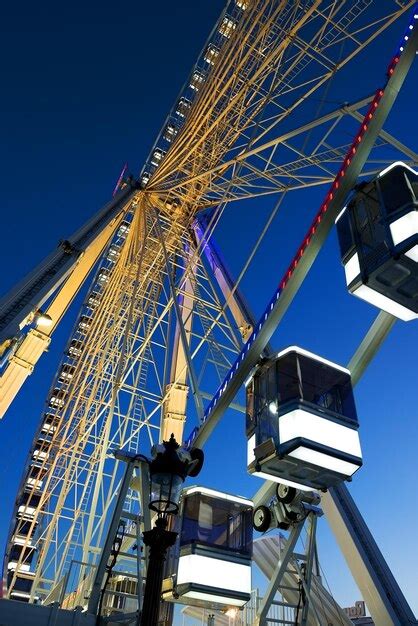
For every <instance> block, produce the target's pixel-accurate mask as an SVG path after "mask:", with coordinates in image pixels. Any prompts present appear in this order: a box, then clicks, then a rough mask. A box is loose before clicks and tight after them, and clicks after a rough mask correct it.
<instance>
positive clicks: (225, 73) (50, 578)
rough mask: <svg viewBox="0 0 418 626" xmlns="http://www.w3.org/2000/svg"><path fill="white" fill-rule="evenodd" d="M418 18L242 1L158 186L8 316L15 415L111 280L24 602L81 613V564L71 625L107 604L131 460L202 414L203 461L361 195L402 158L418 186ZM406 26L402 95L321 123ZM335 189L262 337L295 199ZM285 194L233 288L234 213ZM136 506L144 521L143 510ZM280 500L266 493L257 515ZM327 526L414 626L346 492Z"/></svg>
mask: <svg viewBox="0 0 418 626" xmlns="http://www.w3.org/2000/svg"><path fill="white" fill-rule="evenodd" d="M413 7H414V3H413V2H410V1H407V0H405V1H395V0H382V1H380V0H379V1H377V0H375V1H373V0H353V1H351V2H345V1H343V2H336V1H333V0H328V1H325V0H324V1H321V0H298V1H297V2H285V1H277V0H248V1H247V0H246V1H245V2H243V1H242V0H230V1H228V2H227V3H226V7H225V10H224V12H223V13H222V15H221V16H220V18H219V20H218V22H217V24H216V25H215V27H214V29H213V31H212V33H211V35H210V37H209V40H208V42H207V43H206V44H205V46H204V48H203V51H202V54H201V55H200V57H199V59H198V61H197V63H196V65H195V66H194V67H193V69H192V72H191V74H190V77H189V79H188V80H187V82H186V85H185V88H184V90H183V91H182V93H181V94H180V96H179V98H178V99H177V100H176V102H175V105H174V107H173V109H172V110H171V112H170V114H169V116H168V117H167V120H166V122H165V123H164V125H163V128H162V131H161V133H160V135H159V137H158V139H157V141H156V143H155V145H154V147H153V149H152V151H151V154H150V157H149V159H148V161H147V163H146V164H145V166H144V168H143V171H142V173H141V175H140V177H139V181H136V180H134V179H132V178H131V179H127V180H125V181H124V182H123V183H121V185H120V189H119V191H118V192H117V194H116V195H115V197H114V199H113V201H112V202H110V203H109V205H107V206H106V207H105V208H104V209H103V210H102V211H101V212H100V213H99V214H98V215H97V216H95V218H93V219H92V220H91V221H90V222H89V223H88V224H87V225H86V226H84V227H83V228H82V229H80V230H79V231H77V233H75V235H74V236H73V237H71V238H69V239H68V240H66V241H64V242H63V243H62V245H61V246H60V248H59V249H58V250H57V251H56V252H54V253H53V254H51V255H50V256H49V257H47V259H46V260H45V262H43V263H42V264H41V265H40V266H39V267H38V268H36V269H35V270H34V271H33V272H32V273H31V274H30V275H29V276H28V277H27V278H26V279H24V280H23V281H22V282H21V283H20V284H19V285H18V286H17V287H16V288H15V289H14V290H13V291H12V292H11V293H10V294H9V295H8V296H6V297H5V298H3V300H2V301H1V302H0V342H1V350H2V359H3V360H2V369H1V371H0V374H1V378H0V381H1V385H2V400H1V402H2V404H1V410H2V413H4V412H5V411H6V409H7V407H8V406H9V404H10V402H12V400H13V398H14V396H15V395H16V393H17V392H18V390H19V388H20V386H21V385H22V384H23V382H24V381H25V379H26V377H27V376H28V375H29V374H30V373H31V371H32V370H33V368H34V367H35V366H36V363H37V361H38V359H39V358H40V356H41V355H42V353H43V351H45V349H46V348H47V347H48V345H49V342H50V341H51V335H52V332H53V330H54V329H55V328H56V326H57V324H58V323H59V321H60V320H61V318H62V316H63V314H64V313H65V311H66V309H67V308H68V306H69V305H70V303H71V301H72V299H73V298H74V296H75V295H76V293H77V292H78V290H79V288H80V286H81V285H82V284H83V282H84V281H85V279H86V277H87V276H88V275H89V273H90V271H91V270H92V269H93V268H94V267H96V264H97V262H98V261H99V260H100V261H99V262H98V267H96V271H95V276H94V279H93V282H92V284H91V288H90V291H89V294H88V296H87V299H86V301H85V303H84V305H83V309H82V311H81V313H80V316H79V318H78V320H77V323H76V325H75V328H74V332H73V334H72V336H71V338H70V339H69V342H68V346H67V349H66V351H65V355H64V357H63V361H62V364H61V366H60V368H59V370H58V372H57V375H56V379H55V380H54V382H53V384H52V387H51V391H50V393H49V396H48V398H47V403H46V407H45V412H44V414H43V416H42V419H41V422H40V426H39V429H38V432H37V433H36V436H35V438H34V444H33V448H32V450H31V453H30V456H29V459H28V463H27V467H26V469H25V472H24V475H23V478H22V483H21V487H20V490H19V493H18V496H17V500H16V509H15V511H14V514H13V519H12V525H11V532H10V538H9V544H8V546H7V550H6V575H7V578H8V589H9V591H8V593H9V595H10V597H17V594H19V593H20V594H21V595H22V596H25V597H26V598H27V599H30V600H31V601H34V600H35V598H39V599H40V601H47V599H48V598H49V599H51V598H56V597H61V595H60V594H61V590H62V589H63V581H64V580H65V577H66V576H67V575H68V572H69V571H70V570H71V571H72V572H74V569H71V568H72V566H73V565H74V563H78V564H79V567H78V573H77V574H76V576H75V580H74V581H73V587H72V589H73V591H72V593H73V596H69V597H67V598H65V599H64V600H63V602H64V605H65V606H67V607H70V606H71V605H72V602H73V599H74V598H75V597H77V600H79V597H81V596H80V593H81V591H82V595H83V598H84V599H86V598H88V597H89V594H90V592H91V588H92V586H93V581H94V571H95V568H97V566H98V563H99V561H100V558H102V560H103V553H102V548H103V545H104V544H105V539H106V536H107V529H108V525H109V520H110V517H111V515H112V509H113V507H114V503H115V499H116V495H117V493H118V491H119V487H120V481H121V479H122V469H121V462H120V461H119V460H118V459H115V458H114V456H113V454H112V451H113V450H114V449H116V448H124V449H125V450H128V452H129V451H131V452H132V453H137V452H139V451H141V452H143V453H147V451H148V449H149V446H150V444H151V443H153V442H156V441H158V440H160V439H166V438H167V436H168V435H169V434H170V433H172V432H173V433H174V434H175V436H176V438H177V439H178V440H180V439H182V438H183V432H184V423H185V421H186V411H187V418H188V424H187V425H188V431H187V432H186V433H185V434H186V435H188V437H187V439H186V443H191V442H194V444H195V445H197V446H202V445H204V443H205V441H206V440H207V439H208V437H209V436H210V434H211V432H212V431H213V429H214V428H215V427H216V424H217V423H218V421H219V420H220V418H221V417H222V415H223V413H224V411H225V409H226V408H227V406H229V405H231V406H232V403H233V400H234V396H235V395H236V393H237V391H238V390H239V389H240V388H241V386H242V385H243V383H244V381H245V379H246V378H247V377H248V375H249V373H250V372H251V370H252V368H253V367H254V366H255V365H256V363H257V362H258V360H259V358H260V355H261V354H263V352H264V351H267V350H268V341H269V339H270V337H271V335H272V334H273V332H274V330H275V328H276V327H277V325H278V323H279V322H280V320H281V318H282V317H283V315H284V313H285V311H286V310H287V309H288V307H289V305H290V303H291V301H292V299H293V297H294V295H295V294H296V292H297V291H298V289H299V287H300V286H301V284H302V282H303V279H304V278H305V276H306V274H307V272H308V271H309V269H310V267H311V265H312V264H313V262H314V260H315V258H316V256H317V254H318V253H319V250H320V248H321V246H322V245H323V243H324V242H325V240H326V237H327V235H328V234H329V232H330V229H331V227H332V225H333V223H334V221H335V219H336V217H337V215H338V214H339V213H340V212H341V210H342V208H343V207H344V205H345V202H346V197H347V195H348V193H349V192H350V190H351V188H352V187H353V186H354V184H355V182H356V180H357V178H358V177H359V176H366V177H367V176H370V175H372V174H375V173H377V172H378V171H380V170H381V169H382V167H383V166H386V165H389V164H390V163H391V162H392V161H393V160H394V157H393V155H394V153H396V158H401V159H402V160H404V161H406V162H407V163H409V164H410V165H411V166H412V167H414V166H416V164H417V163H418V156H417V155H416V153H415V152H414V151H413V150H412V149H411V148H409V147H408V146H405V145H404V144H402V143H401V142H400V141H399V140H397V139H396V138H395V137H393V136H391V135H390V134H389V133H388V132H386V131H384V130H383V124H384V122H385V120H386V117H387V115H388V114H389V111H390V110H391V108H392V106H393V104H394V102H395V100H396V96H397V94H398V91H399V90H400V88H401V87H402V83H403V81H404V79H405V77H406V75H407V73H408V71H409V69H410V67H411V65H412V62H413V59H414V57H415V53H416V51H417V49H418V45H417V44H418V28H417V27H415V24H417V23H418V12H417V11H414V10H413ZM411 11H412V13H411ZM400 18H402V19H403V23H404V24H403V26H401V23H402V19H400ZM398 19H400V24H399V28H400V30H402V29H403V28H404V27H405V23H406V25H407V31H406V33H407V34H405V35H404V36H403V38H402V41H401V42H400V44H399V46H398V47H397V48H396V52H395V55H394V56H393V57H392V58H391V59H390V63H389V66H388V67H387V80H386V82H385V83H384V84H383V85H380V86H378V89H377V91H376V92H375V94H373V95H371V96H369V95H368V96H366V97H363V98H362V99H358V100H357V101H355V102H352V103H349V104H345V105H343V106H338V107H337V108H335V107H334V105H333V106H330V105H329V104H327V106H326V107H325V108H324V109H323V110H322V111H321V115H319V116H318V114H317V101H316V98H317V97H318V96H319V95H320V94H321V93H322V92H321V90H322V89H323V88H325V87H326V85H327V84H328V82H329V81H330V80H334V79H335V78H336V77H337V78H338V77H339V76H340V74H341V76H342V79H343V77H344V71H345V69H346V66H347V67H349V66H350V63H351V62H353V60H354V61H355V59H356V56H357V55H358V54H359V53H361V52H362V51H363V50H364V49H365V48H367V46H368V45H369V44H370V43H371V42H374V41H375V40H377V39H378V38H379V35H381V33H383V32H384V31H385V30H386V29H387V28H388V27H389V26H390V25H391V24H393V23H394V22H395V21H396V20H398ZM383 53H384V50H382V55H383ZM356 96H357V97H359V96H361V94H356ZM359 122H360V128H359ZM347 137H350V139H348V140H347ZM352 137H354V139H353V140H351V138H352ZM366 163H367V165H366ZM382 163H383V165H382ZM324 184H325V185H327V189H328V191H327V192H326V196H325V199H324V202H323V203H322V204H321V206H320V209H319V211H318V213H317V214H316V216H315V218H314V220H313V222H312V225H311V227H310V229H309V232H308V233H307V234H306V236H305V238H304V240H303V243H302V245H301V247H300V248H299V250H298V251H297V253H296V255H295V257H294V259H293V260H292V263H291V265H290V266H289V269H288V270H287V271H286V273H285V275H284V276H283V278H282V280H281V281H280V284H279V288H278V290H277V291H276V292H275V293H274V294H273V297H272V299H271V300H270V302H269V303H268V304H267V307H266V309H265V312H264V313H263V315H262V317H261V318H260V320H258V321H255V320H254V319H253V318H252V316H251V314H250V312H249V310H248V308H247V307H246V305H245V303H244V301H243V299H242V296H241V294H240V292H239V289H240V283H241V280H242V277H243V276H244V274H245V272H246V270H247V268H248V265H249V264H250V263H251V260H252V258H253V256H254V254H255V251H256V250H257V249H258V247H259V245H260V242H261V240H262V238H263V236H264V234H265V232H266V231H267V230H268V227H269V226H270V224H271V222H272V220H273V218H274V216H275V215H276V213H277V211H278V210H279V208H280V207H281V204H282V202H283V201H284V199H285V197H286V194H287V193H288V192H292V193H293V192H296V191H297V190H298V189H306V188H309V187H313V186H318V185H324ZM273 194H274V195H277V196H278V201H277V203H276V204H275V206H274V208H273V210H272V213H271V216H270V218H269V220H268V222H267V224H266V227H265V229H264V230H263V232H262V233H261V235H260V237H259V238H258V240H257V241H256V242H255V244H254V248H253V250H252V251H251V253H250V254H249V257H248V261H247V263H245V265H244V267H243V269H242V272H241V273H240V275H239V276H238V277H237V278H236V279H233V278H232V277H231V275H230V274H229V272H228V271H227V269H226V267H225V265H224V263H223V261H222V259H221V256H220V255H219V253H218V252H217V250H216V247H215V246H214V243H213V240H214V232H215V234H216V227H217V225H218V223H219V221H220V219H221V217H222V215H223V213H224V211H225V209H226V207H227V206H229V204H230V203H233V202H234V201H238V200H240V199H245V198H252V197H259V196H263V195H273ZM45 315H46V316H48V317H45ZM49 318H50V319H49ZM48 320H49V321H50V322H51V323H50V325H49V326H48V327H45V326H42V322H45V321H48ZM392 323H393V319H392V318H391V317H390V316H388V315H382V314H381V315H380V316H379V317H378V320H377V322H376V323H375V325H374V326H373V327H372V329H371V330H370V332H369V333H368V335H367V336H366V338H365V341H364V342H363V344H362V345H361V346H360V348H359V350H358V352H357V353H356V356H355V359H354V362H353V363H352V364H350V365H349V368H350V370H351V371H352V373H353V379H354V381H356V380H357V379H358V377H359V376H360V375H361V373H362V371H363V370H364V368H365V366H366V365H367V364H368V362H369V361H370V359H371V358H372V356H373V354H374V352H375V351H376V349H377V348H378V346H379V345H380V342H381V341H382V340H383V339H384V337H385V336H386V334H387V332H388V331H389V329H390V327H391V325H392ZM206 385H207V386H206ZM218 385H219V386H218ZM188 397H189V398H190V399H191V400H192V402H189V404H188V405H187V398H188ZM193 427H194V428H193ZM192 429H193V430H192ZM190 431H191V432H190ZM189 432H190V435H189V434H188V433H189ZM242 469H243V468H242ZM124 486H125V487H126V495H127V501H126V503H125V510H126V509H127V512H128V513H130V514H131V515H132V516H133V518H135V516H136V514H137V513H138V512H139V506H138V503H137V500H135V498H134V496H133V494H132V492H131V491H129V490H128V487H129V483H128V482H126V484H125V485H124ZM271 489H272V487H271V485H270V484H268V483H266V485H265V487H263V488H262V489H261V490H260V492H259V493H258V494H256V498H255V504H258V503H260V502H262V501H265V499H266V498H268V495H269V494H270V493H271ZM322 506H323V508H324V511H325V514H326V516H327V518H328V519H329V521H330V523H331V526H332V528H333V531H334V533H335V535H336V536H337V538H338V540H339V543H340V545H341V547H342V550H343V551H344V552H345V554H346V558H347V561H348V563H349V566H350V568H351V569H352V572H353V574H354V577H355V579H356V581H357V584H358V585H359V588H360V590H361V591H362V593H363V595H364V598H365V600H366V602H367V605H368V607H369V610H370V611H371V613H372V615H373V616H374V618H375V621H376V623H378V624H385V625H386V624H387V625H389V624H397V625H398V624H399V625H400V624H405V623H412V622H413V621H414V617H413V615H412V613H411V611H410V609H409V607H408V605H407V603H406V601H405V600H404V598H403V596H402V594H401V592H400V590H399V588H398V587H397V585H396V582H395V581H394V579H393V577H392V576H391V574H390V571H389V569H388V568H387V566H386V564H385V563H384V561H383V558H382V556H381V555H380V552H379V551H378V549H377V546H376V545H375V544H374V542H373V539H372V537H371V535H370V533H368V531H367V527H366V526H365V524H364V522H363V521H362V519H361V517H360V515H359V513H358V511H357V509H356V507H355V505H354V503H353V502H352V500H351V499H350V498H349V495H348V492H347V491H346V489H345V488H341V487H339V488H338V489H336V490H331V491H330V492H329V493H328V494H326V495H325V496H324V497H323V502H322ZM141 513H142V515H144V516H145V515H146V512H145V510H142V511H141ZM137 526H138V523H137ZM112 528H113V527H112ZM106 545H107V544H106ZM106 549H107V548H106ZM128 549H131V546H130V547H129V548H127V550H128ZM289 556H290V554H289ZM279 574H280V568H279V571H278V575H277V580H276V583H277V584H278V578H279V577H280V576H279ZM138 578H139V576H138ZM138 578H137V580H138ZM99 582H100V581H99ZM270 591H271V594H273V596H274V591H275V589H274V581H273V583H272V587H271V590H270ZM54 594H55V595H54ZM57 594H58V595H57ZM74 594H75V595H74ZM273 596H272V597H273ZM61 599H62V598H61ZM264 608H265V607H264ZM257 619H258V618H257Z"/></svg>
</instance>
